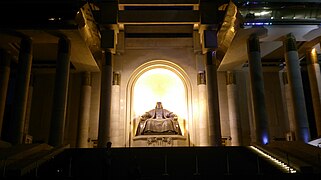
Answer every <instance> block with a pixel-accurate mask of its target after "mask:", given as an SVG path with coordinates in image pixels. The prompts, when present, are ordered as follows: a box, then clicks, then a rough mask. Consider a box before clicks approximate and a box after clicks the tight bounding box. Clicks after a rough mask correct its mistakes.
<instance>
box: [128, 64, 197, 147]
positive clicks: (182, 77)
mask: <svg viewBox="0 0 321 180" xmlns="http://www.w3.org/2000/svg"><path fill="white" fill-rule="evenodd" d="M190 93H191V85H190V81H189V78H188V76H187V74H186V73H185V71H184V70H183V69H182V68H180V67H179V66H178V65H176V64H174V63H172V62H169V61H165V60H154V61H150V62H147V63H145V64H143V65H141V66H140V67H138V68H137V69H136V70H135V71H134V72H133V73H132V75H131V78H130V80H129V83H128V97H129V103H128V109H129V110H130V111H129V113H128V114H127V115H128V118H127V121H129V123H128V124H129V127H128V128H129V131H128V132H129V143H130V145H129V146H142V143H140V145H137V143H136V145H135V144H133V139H134V138H135V131H136V128H137V123H138V122H137V118H138V117H139V116H140V115H142V114H143V113H145V112H146V111H149V110H151V109H153V108H155V105H156V102H162V104H163V107H164V108H165V109H168V110H170V111H172V112H173V113H175V114H176V115H178V116H179V119H180V120H179V121H180V125H181V128H182V131H183V132H182V133H183V136H184V137H185V138H183V139H184V142H183V143H182V142H181V144H180V145H183V146H184V145H188V144H189V129H188V127H189V126H191V122H190V121H191V118H190V117H191V114H192V110H191V98H190V97H191V95H190Z"/></svg>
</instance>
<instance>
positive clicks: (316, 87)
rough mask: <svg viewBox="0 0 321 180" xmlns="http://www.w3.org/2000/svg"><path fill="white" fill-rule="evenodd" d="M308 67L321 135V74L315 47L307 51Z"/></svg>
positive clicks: (319, 135) (315, 114)
mask: <svg viewBox="0 0 321 180" xmlns="http://www.w3.org/2000/svg"><path fill="white" fill-rule="evenodd" d="M306 60H307V69H308V75H309V82H310V89H311V96H312V103H313V110H314V118H315V124H316V128H317V133H318V134H317V135H318V137H321V74H320V65H319V63H318V55H317V52H316V50H315V49H308V50H307V51H306Z"/></svg>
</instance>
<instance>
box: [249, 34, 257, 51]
mask: <svg viewBox="0 0 321 180" xmlns="http://www.w3.org/2000/svg"><path fill="white" fill-rule="evenodd" d="M247 47H248V48H247V50H248V52H258V51H260V41H259V37H258V35H257V34H256V33H253V34H251V35H250V37H249V38H248V43H247Z"/></svg>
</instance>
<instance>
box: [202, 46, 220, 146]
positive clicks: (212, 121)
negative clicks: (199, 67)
mask: <svg viewBox="0 0 321 180" xmlns="http://www.w3.org/2000/svg"><path fill="white" fill-rule="evenodd" d="M213 53H214V52H212V51H209V52H207V53H206V69H205V72H206V83H207V96H208V100H207V103H208V106H207V107H208V121H209V122H208V125H209V145H210V146H221V145H222V135H221V122H220V111H219V99H218V87H217V86H218V85H217V68H216V57H215V55H214V58H213ZM213 60H214V62H213Z"/></svg>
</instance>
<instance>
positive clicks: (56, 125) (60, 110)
mask: <svg viewBox="0 0 321 180" xmlns="http://www.w3.org/2000/svg"><path fill="white" fill-rule="evenodd" d="M70 49H71V44H70V40H69V39H68V38H66V37H61V38H60V39H59V42H58V56H57V66H56V75H55V88H54V95H53V106H52V112H51V113H52V114H51V126H50V135H49V144H50V145H52V146H60V145H63V143H64V135H65V121H66V109H67V94H68V85H69V71H70Z"/></svg>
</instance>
